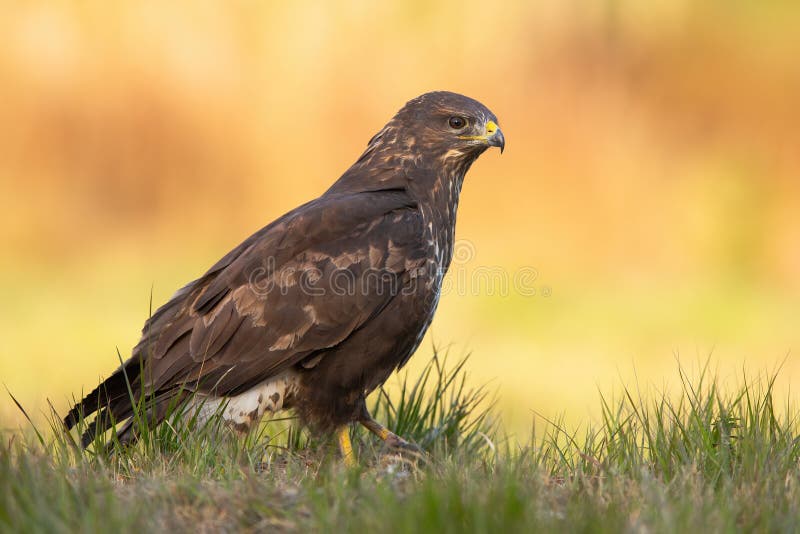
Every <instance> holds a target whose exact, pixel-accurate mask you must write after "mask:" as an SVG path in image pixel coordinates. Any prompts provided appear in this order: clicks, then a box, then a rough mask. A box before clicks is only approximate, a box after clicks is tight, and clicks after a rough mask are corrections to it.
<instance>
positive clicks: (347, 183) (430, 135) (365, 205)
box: [64, 91, 505, 464]
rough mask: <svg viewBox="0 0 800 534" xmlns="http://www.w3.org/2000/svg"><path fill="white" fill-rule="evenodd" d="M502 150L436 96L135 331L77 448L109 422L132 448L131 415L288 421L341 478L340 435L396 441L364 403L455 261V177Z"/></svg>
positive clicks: (462, 106)
mask: <svg viewBox="0 0 800 534" xmlns="http://www.w3.org/2000/svg"><path fill="white" fill-rule="evenodd" d="M492 146H494V147H499V148H500V151H501V152H502V150H503V148H504V147H505V139H504V138H503V133H502V132H501V131H500V128H499V127H498V121H497V118H496V117H495V115H494V114H493V113H492V112H491V111H489V110H488V109H487V108H486V107H485V106H483V105H482V104H481V103H479V102H477V101H476V100H473V99H471V98H468V97H466V96H463V95H459V94H456V93H451V92H445V91H437V92H431V93H426V94H424V95H422V96H419V97H417V98H415V99H413V100H411V101H409V102H408V103H407V104H406V105H405V106H403V108H402V109H401V110H400V111H399V112H398V113H397V114H396V115H395V116H394V118H392V120H391V121H389V123H388V124H386V126H384V127H383V129H381V130H380V131H379V132H378V133H377V134H376V135H375V136H374V137H372V139H371V140H370V141H369V144H368V145H367V148H366V150H365V151H364V153H363V154H362V155H361V157H359V158H358V160H357V161H356V162H355V163H354V164H353V165H352V166H351V167H350V168H349V169H348V170H347V171H346V172H345V173H344V174H343V175H342V176H341V177H340V178H339V179H338V180H337V181H336V182H335V183H334V184H333V185H332V186H331V187H330V189H328V190H327V191H326V192H325V193H324V194H323V195H322V196H320V197H319V198H317V199H315V200H312V201H310V202H308V203H306V204H303V205H302V206H300V207H298V208H296V209H294V210H292V211H290V212H288V213H287V214H285V215H283V216H282V217H280V218H278V219H277V220H275V221H274V222H272V223H271V224H269V225H267V226H265V227H264V228H262V229H261V230H259V231H257V232H256V233H255V234H253V235H252V236H250V237H249V238H248V239H246V240H245V241H244V242H243V243H242V244H240V245H239V246H237V247H236V248H234V249H233V250H232V251H230V252H229V253H228V254H226V255H225V256H224V257H223V258H222V259H221V260H219V261H218V262H217V263H216V264H215V265H214V266H212V267H211V268H210V269H209V270H208V271H207V272H206V273H205V274H204V275H203V276H201V277H200V278H198V279H197V280H195V281H193V282H190V283H189V284H188V285H186V286H185V287H183V288H182V289H180V290H179V291H178V292H177V293H175V295H174V296H173V297H172V298H171V299H170V300H169V301H168V302H167V303H166V304H164V305H163V306H162V307H161V308H159V309H158V310H157V311H156V312H155V313H153V314H152V316H151V317H150V318H149V319H148V320H147V321H146V322H145V325H144V329H143V330H142V337H141V340H140V341H139V343H138V344H137V345H136V347H134V349H133V352H132V355H131V357H130V358H129V359H128V360H127V361H125V362H123V363H122V365H121V366H120V367H119V368H118V369H117V370H116V371H115V372H114V373H113V374H112V375H111V376H110V377H109V378H108V379H107V380H105V381H104V382H103V383H101V384H100V385H99V386H98V387H97V388H96V389H95V390H94V391H92V392H91V393H89V395H87V396H86V398H84V399H83V400H82V401H81V402H79V403H78V404H77V405H75V407H74V408H72V410H70V412H69V413H68V414H67V416H66V417H65V419H64V423H65V425H66V426H67V428H68V429H69V428H72V427H73V426H75V425H76V424H77V422H78V421H79V420H80V419H81V418H83V417H87V416H89V415H91V414H93V413H96V414H97V415H96V419H95V423H94V424H93V425H89V430H87V431H86V433H85V434H84V436H83V444H84V446H88V444H89V443H91V441H92V440H93V438H94V435H95V434H96V433H97V432H102V431H106V430H108V429H110V428H111V427H112V426H114V425H115V422H122V423H123V424H122V425H121V426H120V427H119V428H116V432H117V435H118V437H119V439H120V441H121V442H130V441H133V440H135V439H136V430H137V429H136V427H135V425H134V422H133V420H134V417H133V414H134V410H135V406H136V405H138V404H139V403H140V402H142V401H144V404H143V405H144V406H146V407H147V410H148V413H147V415H148V418H147V420H148V421H152V422H154V423H159V422H161V421H162V420H163V419H164V417H165V416H166V414H167V408H168V407H169V406H174V405H175V404H179V405H189V406H194V407H196V408H197V410H196V412H197V413H199V415H200V418H201V419H203V418H204V419H208V418H209V417H211V416H213V415H214V414H221V415H222V417H223V418H224V419H225V420H226V421H228V422H229V423H230V424H231V425H233V426H234V427H235V428H236V429H238V430H241V431H247V430H248V429H249V428H251V427H252V426H254V425H255V424H257V423H258V421H259V420H260V419H261V418H262V416H263V415H264V414H265V412H267V411H269V412H271V413H274V412H276V411H278V410H281V409H293V410H294V411H295V412H296V413H297V415H298V416H299V418H300V420H301V421H302V422H303V423H304V424H305V425H307V426H308V427H309V428H310V429H312V431H316V432H317V433H334V432H335V433H336V435H337V437H338V442H339V447H340V450H341V453H342V455H343V457H344V459H345V462H347V463H348V464H351V463H353V458H352V455H353V453H352V447H351V444H350V439H349V432H348V425H349V424H350V423H352V422H359V423H361V424H363V425H364V426H365V427H366V428H367V429H369V430H370V431H371V432H373V433H375V434H376V435H377V436H379V437H380V438H381V439H382V440H384V441H387V442H389V443H391V444H396V445H403V444H405V443H406V442H405V441H404V440H403V439H402V438H400V437H398V436H397V435H395V434H393V433H392V432H390V431H389V430H388V429H387V428H386V427H384V426H383V425H381V424H380V423H378V422H377V421H375V420H374V419H373V418H372V417H371V416H370V414H369V412H368V411H367V407H366V404H365V397H366V396H367V395H368V394H369V392H371V391H372V390H374V389H375V388H376V387H378V386H379V385H381V384H382V383H383V382H384V381H385V380H386V379H387V378H388V377H389V375H390V374H391V373H392V372H393V371H394V370H395V369H399V368H400V367H402V366H403V365H404V364H405V363H406V362H407V361H408V359H409V357H410V356H411V355H412V354H413V353H414V351H415V350H416V348H417V346H418V345H419V343H420V341H421V340H422V337H423V335H424V334H425V331H426V329H427V328H428V326H429V325H430V323H431V319H432V318H433V314H434V312H435V310H436V306H437V303H438V300H439V292H440V289H441V285H442V277H443V276H444V274H445V272H446V271H447V268H448V266H449V264H450V260H451V258H452V254H453V240H454V237H453V236H454V231H455V224H456V210H457V207H458V198H459V194H460V192H461V185H462V183H463V181H464V175H465V173H466V172H467V170H468V169H469V168H470V166H471V165H472V163H473V162H474V161H475V160H476V159H477V158H478V156H480V155H481V154H482V153H483V152H484V151H485V150H486V149H487V148H488V147H492Z"/></svg>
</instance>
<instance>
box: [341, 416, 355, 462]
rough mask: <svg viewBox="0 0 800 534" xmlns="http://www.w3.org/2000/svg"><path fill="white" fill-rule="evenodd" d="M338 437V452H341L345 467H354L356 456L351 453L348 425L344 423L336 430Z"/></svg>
mask: <svg viewBox="0 0 800 534" xmlns="http://www.w3.org/2000/svg"><path fill="white" fill-rule="evenodd" d="M337 437H338V438H339V452H341V453H342V459H343V460H344V464H345V465H346V466H347V467H354V466H355V465H356V458H355V455H354V454H353V443H352V442H351V441H350V425H345V426H343V427H342V428H340V429H339V430H338V432H337Z"/></svg>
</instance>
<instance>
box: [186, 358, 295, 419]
mask: <svg viewBox="0 0 800 534" xmlns="http://www.w3.org/2000/svg"><path fill="white" fill-rule="evenodd" d="M297 379H298V377H297V374H296V373H294V372H292V371H286V372H284V373H281V374H280V375H278V376H274V377H272V378H269V379H267V380H265V381H263V382H261V383H260V384H258V385H257V386H255V387H253V388H252V389H249V390H247V391H245V392H244V393H241V394H239V395H234V396H231V397H215V396H211V395H204V394H197V395H196V396H195V397H194V398H192V400H191V401H190V405H189V409H188V410H187V411H186V414H187V417H190V418H191V417H195V415H196V416H197V421H198V422H199V423H201V424H202V423H204V422H206V421H208V420H209V419H210V418H212V417H214V416H216V415H219V414H221V415H222V418H223V419H224V420H225V421H229V422H230V423H231V424H232V425H233V426H234V427H235V428H236V429H237V430H241V431H246V430H249V429H250V428H251V427H253V426H254V425H256V424H258V422H259V421H260V420H261V418H262V417H263V416H264V413H265V412H267V411H269V412H271V413H275V412H277V411H280V410H281V409H282V408H283V406H284V402H285V400H286V397H287V396H292V395H294V393H296V391H297V381H298V380H297Z"/></svg>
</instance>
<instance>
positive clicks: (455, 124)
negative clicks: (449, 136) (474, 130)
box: [447, 117, 467, 130]
mask: <svg viewBox="0 0 800 534" xmlns="http://www.w3.org/2000/svg"><path fill="white" fill-rule="evenodd" d="M447 124H449V125H450V128H452V129H454V130H460V129H462V128H463V127H464V126H466V125H467V119H465V118H464V117H450V120H448V121H447Z"/></svg>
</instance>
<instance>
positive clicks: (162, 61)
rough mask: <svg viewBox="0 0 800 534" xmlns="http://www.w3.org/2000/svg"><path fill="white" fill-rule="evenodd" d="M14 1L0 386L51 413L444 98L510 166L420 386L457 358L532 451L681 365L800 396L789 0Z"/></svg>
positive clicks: (1, 30)
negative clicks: (420, 103) (498, 138)
mask: <svg viewBox="0 0 800 534" xmlns="http://www.w3.org/2000/svg"><path fill="white" fill-rule="evenodd" d="M0 4H2V5H0V9H2V13H3V16H2V18H0V35H2V38H0V39H2V46H0V80H1V81H0V124H2V128H0V203H1V204H0V205H1V207H2V209H1V210H0V218H1V219H0V243H2V254H0V294H1V295H2V304H0V381H2V382H3V383H5V384H6V386H7V387H8V388H9V389H10V390H11V391H12V392H13V393H14V394H15V395H16V396H17V398H18V399H19V400H20V401H21V402H22V404H23V405H24V406H25V407H26V408H27V409H28V410H29V412H31V413H33V414H37V416H40V414H41V413H43V412H45V411H46V409H47V408H46V407H47V404H46V399H48V398H49V399H51V400H52V402H53V404H54V406H55V407H56V408H57V409H58V410H61V411H62V413H63V411H64V410H65V409H66V407H67V405H68V401H69V399H70V397H71V396H73V395H80V394H81V393H82V392H84V393H85V392H87V391H89V390H90V389H92V388H93V387H94V386H95V385H96V384H97V381H98V379H99V378H100V377H101V376H108V374H109V373H110V372H112V370H113V369H114V368H115V367H116V366H117V365H118V360H117V356H116V348H117V347H118V348H119V350H120V352H121V354H122V355H123V356H124V357H127V355H128V354H129V351H130V349H131V347H132V346H133V345H134V344H135V343H136V341H137V339H138V335H139V332H140V329H141V326H142V323H143V321H144V319H145V318H146V317H147V315H148V310H149V306H150V296H151V291H152V296H153V303H154V305H155V306H158V305H160V304H162V303H163V302H165V301H166V299H167V298H168V297H169V296H170V295H171V294H172V293H173V292H174V290H176V289H177V288H178V287H180V286H181V285H183V284H184V283H185V282H187V281H189V280H191V279H193V278H195V277H197V276H199V275H200V274H202V272H203V271H205V269H206V268H207V267H209V266H210V265H211V264H212V263H213V262H214V261H216V260H217V259H218V258H219V257H220V256H222V255H223V254H224V253H225V252H227V251H228V250H229V249H230V248H232V247H233V246H235V245H236V244H238V243H239V242H240V241H241V240H242V239H243V238H245V237H246V236H248V235H249V234H250V233H251V232H253V231H254V230H256V229H258V228H260V227H261V226H263V225H265V224H266V223H268V222H270V221H271V220H273V219H274V218H275V217H277V216H279V215H281V214H283V213H284V212H286V211H287V210H289V209H291V208H293V207H295V206H296V205H298V204H300V203H302V202H304V201H306V200H309V199H311V198H313V197H315V196H317V195H319V194H320V193H322V192H323V191H324V190H325V189H326V188H327V187H328V186H329V185H330V184H331V183H332V182H333V181H334V180H335V179H336V178H337V177H338V176H339V175H340V174H341V173H342V172H343V171H344V170H345V169H346V168H347V167H348V166H349V165H350V164H351V163H352V162H353V161H355V159H356V158H357V157H358V155H359V154H360V153H361V151H362V150H363V149H364V147H365V145H366V142H367V140H368V139H369V138H370V136H371V135H372V134H373V133H375V132H376V131H377V130H378V129H379V128H381V127H382V126H383V124H384V123H385V122H386V121H387V120H388V119H389V118H390V117H391V116H392V115H393V114H394V112H395V111H396V110H397V109H399V108H400V107H401V106H402V105H403V104H404V103H405V101H407V100H408V99H410V98H412V97H414V96H416V95H418V94H420V93H423V92H426V91H429V90H434V89H448V90H452V91H457V92H461V93H464V94H467V95H470V96H472V97H474V98H476V99H478V100H480V101H482V102H483V103H485V104H486V105H487V106H488V107H489V108H490V109H492V110H493V111H494V112H495V113H496V114H497V116H498V117H499V118H500V124H501V126H502V128H503V131H504V133H505V136H506V139H507V142H508V143H507V148H506V152H505V154H503V156H502V157H500V155H499V153H498V152H497V151H492V152H489V153H487V154H485V155H484V156H483V157H482V158H481V160H480V161H479V162H478V163H476V164H475V166H474V167H473V169H472V171H471V172H470V174H469V175H468V177H467V181H466V183H465V187H464V192H463V196H462V201H461V204H460V212H459V224H458V237H459V239H460V240H461V241H460V243H461V249H460V250H461V253H459V255H458V256H457V258H456V260H455V262H454V265H453V271H452V272H451V280H455V281H456V282H458V281H459V280H460V281H461V282H459V283H453V284H451V286H449V290H448V291H447V293H446V294H445V296H444V297H443V298H442V300H441V304H440V307H439V313H438V315H437V318H436V320H435V321H434V323H433V327H432V328H431V331H430V333H429V335H428V338H427V341H426V342H425V343H424V344H423V345H422V347H421V348H420V349H419V351H418V353H417V356H416V357H415V359H413V360H412V364H411V366H410V367H411V370H412V372H413V370H414V369H418V368H419V366H420V365H421V364H422V363H423V361H424V360H425V359H427V358H429V357H430V355H431V353H432V345H433V343H436V344H437V345H438V346H439V347H442V348H443V349H446V350H449V351H450V353H451V355H453V356H461V355H464V354H467V353H472V359H471V361H470V363H469V369H470V372H471V376H472V382H473V383H474V384H480V383H484V382H489V384H490V387H491V388H494V389H497V390H498V393H499V397H500V405H499V406H500V409H501V413H502V415H503V420H504V423H505V424H506V427H507V428H508V429H509V431H510V432H512V433H516V434H517V435H522V436H524V435H526V433H527V432H528V431H529V429H530V426H531V424H532V421H533V420H534V414H536V413H538V414H541V415H543V416H546V417H557V416H559V415H564V416H565V417H566V419H567V420H568V421H571V422H575V423H578V422H581V421H585V420H587V419H589V418H591V417H596V416H597V414H598V412H599V405H598V391H602V392H603V393H606V394H611V392H613V391H619V385H620V384H621V383H629V384H630V383H632V381H638V382H639V383H640V384H644V385H648V384H652V385H655V386H657V387H659V388H660V387H662V386H663V387H670V384H673V385H674V383H675V380H674V378H675V377H676V376H677V373H676V370H677V366H678V362H680V363H681V364H682V365H685V366H687V367H688V368H697V366H698V365H700V364H702V363H703V362H705V361H706V360H707V359H708V358H709V357H710V358H711V362H712V366H713V367H714V368H715V369H716V370H717V372H718V373H719V374H720V376H721V377H722V378H723V379H724V380H728V379H730V380H734V381H735V380H737V377H741V374H742V372H747V373H748V375H751V376H755V375H757V374H758V373H760V372H763V371H765V370H774V369H775V368H776V367H778V366H779V365H780V364H781V362H784V363H783V368H782V371H781V373H780V375H779V380H778V386H779V389H780V390H781V391H784V392H785V391H790V384H791V382H792V381H793V380H794V379H795V378H800V362H799V361H798V360H799V359H800V354H798V352H797V351H798V349H800V328H798V322H800V127H799V126H798V125H799V124H800V61H798V54H799V53H800V32H798V31H797V26H798V22H800V18H799V17H800V8H798V7H797V3H796V2H791V1H785V2H780V1H772V2H750V1H745V0H733V1H731V0H728V1H724V2H723V1H721V0H720V1H708V2H691V1H689V0H671V1H653V2H640V1H622V0H607V1H595V2H573V1H568V2H565V1H562V0H543V1H538V2H486V1H485V0H484V1H472V0H468V1H464V0H459V1H445V2H436V3H428V2H421V1H413V2H404V3H389V2H370V1H355V2H342V3H334V2H306V1H298V2H255V1H239V2H195V1H191V2H190V1H188V0H186V1H176V2H156V1H149V0H144V1H142V0H140V1H135V2H134V1H130V2H123V1H119V2H102V1H99V0H98V1H86V2H74V1H67V0H63V1H60V0H52V1H50V2H22V1H14V0H2V1H0ZM487 271H489V272H491V273H494V274H492V277H493V280H494V282H492V281H491V280H490V281H488V282H487V281H486V280H485V279H484V278H481V276H482V274H480V273H485V272H487ZM476 273H479V275H478V276H477V278H476V277H475V274H476ZM497 273H500V275H499V276H500V278H498V275H497ZM503 273H505V274H503ZM517 273H527V274H526V275H525V289H526V290H525V291H519V290H518V285H517V284H514V283H513V282H514V277H515V276H516V275H517ZM455 276H458V277H460V278H454V277H455ZM503 276H506V280H510V281H511V284H510V286H509V287H507V288H506V289H505V290H503V286H502V283H501V282H498V280H501V279H502V277H503ZM464 281H466V282H464ZM465 284H466V285H465ZM498 284H499V285H498ZM793 351H794V352H793ZM787 354H788V358H787ZM784 360H785V361H784ZM393 380H394V379H392V381H393ZM0 396H2V397H5V394H2V395H0ZM20 421H21V416H20V414H19V412H17V411H16V409H15V408H14V406H13V404H12V402H11V400H10V399H9V398H7V397H5V398H2V399H0V426H2V427H5V428H8V427H14V426H16V425H17V424H19V423H20Z"/></svg>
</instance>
